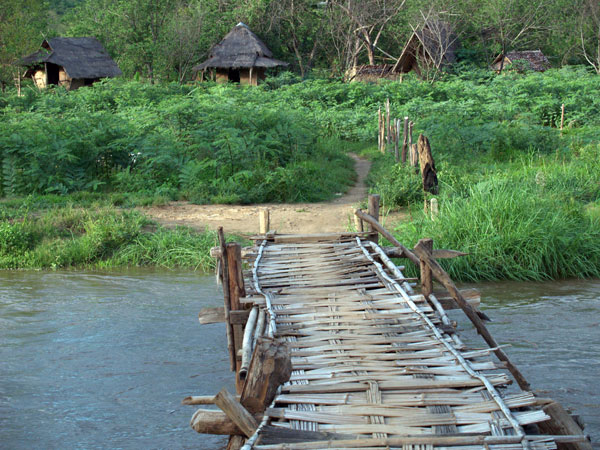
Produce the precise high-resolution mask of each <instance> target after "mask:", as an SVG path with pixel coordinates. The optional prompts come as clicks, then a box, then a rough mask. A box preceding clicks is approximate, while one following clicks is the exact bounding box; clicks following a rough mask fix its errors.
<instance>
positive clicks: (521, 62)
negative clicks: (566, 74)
mask: <svg viewBox="0 0 600 450" xmlns="http://www.w3.org/2000/svg"><path fill="white" fill-rule="evenodd" d="M508 67H511V68H512V69H516V70H518V71H519V70H533V71H536V72H544V71H545V70H547V69H549V68H550V61H548V58H546V56H544V54H543V53H542V52H541V51H540V50H524V51H521V52H508V53H507V54H506V56H504V55H503V54H502V53H500V54H499V55H498V56H496V59H494V61H493V62H492V69H494V70H495V71H496V72H501V71H502V70H504V69H506V68H508Z"/></svg>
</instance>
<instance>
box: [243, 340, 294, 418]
mask: <svg viewBox="0 0 600 450" xmlns="http://www.w3.org/2000/svg"><path fill="white" fill-rule="evenodd" d="M291 375H292V362H291V359H290V354H289V349H288V347H287V345H286V344H285V343H283V342H281V341H278V340H275V339H273V338H268V337H261V338H259V339H258V341H257V342H256V349H255V351H254V354H253V355H252V361H251V362H250V367H249V368H248V375H247V377H246V384H245V385H244V389H243V391H242V395H241V400H240V402H241V404H242V405H243V406H244V408H246V409H247V410H248V411H250V412H251V413H252V414H256V413H261V412H263V411H264V410H265V409H266V408H267V407H268V406H269V405H270V404H271V402H272V401H273V399H274V398H275V394H276V393H277V389H278V388H279V386H280V385H282V384H283V383H285V382H286V381H288V380H289V379H290V376H291Z"/></svg>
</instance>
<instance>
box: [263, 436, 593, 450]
mask: <svg viewBox="0 0 600 450" xmlns="http://www.w3.org/2000/svg"><path fill="white" fill-rule="evenodd" d="M526 438H527V440H529V441H536V440H544V439H548V436H538V435H531V436H526ZM522 440H523V438H522V437H521V436H477V435H474V436H444V435H439V436H419V435H413V436H398V437H387V438H360V439H351V440H346V439H344V440H332V441H319V442H318V445H319V448H335V449H341V448H373V449H375V448H386V447H388V448H389V447H402V446H404V445H406V446H470V445H478V446H481V447H482V448H483V447H484V446H489V445H508V444H519V443H521V441H522ZM556 440H557V441H561V442H565V441H568V442H576V441H579V440H581V436H576V435H574V436H556ZM315 444H316V443H315V441H308V442H294V443H289V444H288V443H286V444H273V445H261V446H260V448H261V450H309V449H314V448H315V447H316V445H315Z"/></svg>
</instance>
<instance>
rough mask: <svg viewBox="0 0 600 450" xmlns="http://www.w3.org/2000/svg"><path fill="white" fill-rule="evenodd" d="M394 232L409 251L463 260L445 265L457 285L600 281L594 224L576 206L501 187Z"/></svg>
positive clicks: (471, 193) (474, 193) (492, 185)
mask: <svg viewBox="0 0 600 450" xmlns="http://www.w3.org/2000/svg"><path fill="white" fill-rule="evenodd" d="M414 214H415V215H414V216H413V220H412V221H411V222H405V223H402V224H400V226H399V227H398V228H397V229H396V230H395V235H396V237H397V238H398V239H399V240H400V241H402V242H406V243H408V244H409V245H411V244H412V245H414V244H415V243H416V241H417V240H418V239H420V238H422V237H432V238H433V239H434V244H435V247H436V248H452V249H459V250H461V251H465V252H468V253H469V255H468V256H466V257H462V258H457V259H453V260H447V261H444V262H443V265H444V266H445V268H446V269H447V270H448V272H449V274H450V275H451V276H452V277H453V278H455V279H458V280H464V281H475V280H498V279H512V280H544V279H556V278H567V277H580V278H584V277H598V276H600V221H599V220H598V217H597V216H596V217H594V216H592V215H591V214H589V213H587V212H586V211H585V209H584V208H583V206H582V205H581V204H580V203H578V202H575V201H564V200H563V199H560V198H557V197H552V196H540V195H536V193H535V192H534V191H532V190H529V189H521V188H520V186H514V185H511V184H510V183H507V182H504V181H496V180H492V181H490V182H486V183H479V184H477V185H475V186H473V187H471V188H469V189H468V196H467V197H454V198H452V199H448V200H446V201H443V202H442V204H441V208H440V212H439V215H438V217H437V218H436V219H435V220H431V219H430V218H429V217H428V216H426V215H425V214H423V213H422V212H420V211H419V212H415V213H414Z"/></svg>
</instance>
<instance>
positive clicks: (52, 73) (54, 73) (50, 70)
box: [46, 63, 60, 84]
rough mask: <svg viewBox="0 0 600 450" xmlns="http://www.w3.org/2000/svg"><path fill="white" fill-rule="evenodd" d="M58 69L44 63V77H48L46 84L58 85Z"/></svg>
mask: <svg viewBox="0 0 600 450" xmlns="http://www.w3.org/2000/svg"><path fill="white" fill-rule="evenodd" d="M59 71H60V67H59V66H57V65H56V64H52V63H46V76H47V77H48V84H58V81H59V76H58V72H59Z"/></svg>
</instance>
